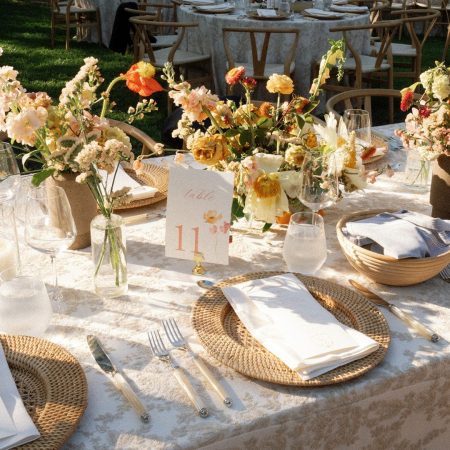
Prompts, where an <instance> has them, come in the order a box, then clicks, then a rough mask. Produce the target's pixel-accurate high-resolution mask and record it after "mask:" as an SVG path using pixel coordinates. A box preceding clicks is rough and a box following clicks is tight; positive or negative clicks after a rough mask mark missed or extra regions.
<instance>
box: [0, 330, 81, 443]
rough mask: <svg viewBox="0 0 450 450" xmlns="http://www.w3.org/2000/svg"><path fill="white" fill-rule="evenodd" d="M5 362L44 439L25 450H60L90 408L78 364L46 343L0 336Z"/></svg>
mask: <svg viewBox="0 0 450 450" xmlns="http://www.w3.org/2000/svg"><path fill="white" fill-rule="evenodd" d="M0 344H1V345H2V346H3V350H4V352H5V356H6V361H7V362H8V365H9V368H10V369H11V373H12V376H13V378H14V381H15V382H16V385H17V388H18V390H19V394H20V396H21V397H22V400H23V403H24V405H25V407H26V409H27V411H28V413H29V415H30V417H31V419H32V420H33V422H34V424H35V425H36V427H37V429H38V430H39V433H40V434H41V437H40V438H39V439H37V440H35V441H33V442H30V443H28V444H25V445H23V446H21V447H20V448H21V449H22V448H23V449H36V450H38V449H39V450H40V449H46V450H51V449H58V448H59V447H61V445H62V444H63V443H64V442H65V441H66V440H67V438H68V437H69V436H70V435H71V434H72V433H73V431H74V430H75V428H76V426H77V425H78V423H79V421H80V420H81V418H82V416H83V414H84V411H85V409H86V406H87V398H88V385H87V381H86V376H85V375H84V371H83V369H82V368H81V366H80V364H79V363H78V361H77V360H76V359H75V358H74V357H73V356H72V355H71V354H70V353H69V352H68V351H67V350H65V349H63V348H62V347H60V346H59V345H56V344H54V343H52V342H49V341H46V340H44V339H38V338H33V337H29V336H12V335H5V334H0Z"/></svg>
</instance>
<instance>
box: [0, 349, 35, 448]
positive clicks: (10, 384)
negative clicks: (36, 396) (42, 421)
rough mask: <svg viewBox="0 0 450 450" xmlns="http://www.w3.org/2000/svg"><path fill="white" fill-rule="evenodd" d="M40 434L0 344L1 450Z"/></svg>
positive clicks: (32, 439) (20, 443) (30, 439)
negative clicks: (18, 389)
mask: <svg viewBox="0 0 450 450" xmlns="http://www.w3.org/2000/svg"><path fill="white" fill-rule="evenodd" d="M39 436H40V434H39V431H38V430H37V428H36V427H35V425H34V423H33V421H32V420H31V419H30V416H29V415H28V413H27V410H26V409H25V406H24V405H23V402H22V399H21V398H20V395H19V392H18V391H17V387H16V384H15V383H14V379H13V377H12V375H11V371H10V370H9V367H8V363H7V362H6V358H5V354H4V353H3V348H2V346H1V345H0V450H6V449H9V448H13V447H16V446H18V445H22V444H25V443H26V442H31V441H34V440H35V439H37V438H38V437H39Z"/></svg>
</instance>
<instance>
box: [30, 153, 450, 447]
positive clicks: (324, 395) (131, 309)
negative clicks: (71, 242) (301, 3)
mask: <svg viewBox="0 0 450 450" xmlns="http://www.w3.org/2000/svg"><path fill="white" fill-rule="evenodd" d="M405 158H406V156H405V152H404V151H403V150H397V151H390V152H389V153H388V155H387V156H386V157H385V158H384V159H382V160H381V161H380V162H379V163H380V164H381V163H384V162H390V163H394V162H401V163H402V164H403V165H402V167H401V168H400V171H399V172H396V175H395V177H394V178H392V179H388V178H387V177H385V176H384V175H382V176H380V177H379V180H378V181H377V183H376V184H375V185H374V186H373V187H372V186H371V187H370V188H369V189H367V191H366V193H365V194H353V195H349V196H346V198H345V199H344V200H342V201H341V202H340V203H338V204H336V205H334V206H332V207H329V208H327V209H326V210H325V223H326V234H327V243H328V251H329V253H328V259H327V261H326V263H325V265H324V266H323V268H322V269H321V270H320V272H319V273H318V274H317V276H319V277H322V278H324V279H327V280H331V281H333V282H336V283H340V284H342V285H344V286H348V287H349V284H348V278H349V277H351V278H354V279H355V280H357V281H358V282H360V283H362V284H363V285H365V286H367V287H368V288H369V289H371V290H374V291H376V292H378V293H379V294H380V295H382V296H383V297H384V298H386V300H388V301H391V302H393V303H395V304H396V305H398V306H400V307H402V308H404V309H405V310H406V311H407V312H409V313H410V314H412V315H413V316H416V317H417V318H419V319H420V320H421V321H422V322H423V323H425V324H426V325H428V326H429V327H430V328H432V329H433V330H434V331H435V332H437V333H439V334H440V335H441V336H442V338H441V340H440V341H439V342H438V343H437V344H432V343H431V342H429V341H427V340H425V339H424V338H422V337H420V336H419V335H418V334H416V333H415V332H414V331H412V330H410V329H408V327H407V326H406V325H405V324H404V323H403V322H401V321H400V320H398V319H397V318H396V317H395V316H393V315H392V314H390V313H389V312H387V311H386V310H383V314H384V315H385V317H386V319H387V321H388V323H389V326H390V328H391V333H392V342H391V346H390V349H389V351H388V353H387V356H386V357H385V358H384V360H383V361H382V362H381V364H379V365H378V366H377V367H375V368H374V369H373V370H371V371H370V372H368V373H367V374H365V375H364V376H362V377H359V378H357V379H355V380H353V381H351V382H348V383H344V384H341V385H335V386H330V387H323V388H298V387H286V386H281V385H276V384H271V383H267V382H262V381H257V380H253V379H250V378H246V377H245V376H243V375H240V374H239V373H237V372H235V371H234V370H232V369H230V368H228V367H227V366H225V365H223V364H221V363H219V362H218V361H216V360H215V359H214V358H213V357H211V356H209V355H208V353H207V352H206V350H205V349H203V348H202V347H201V346H200V345H199V344H198V342H197V341H196V339H195V337H194V336H193V332H192V329H191V327H190V312H191V308H192V306H193V305H194V303H195V301H196V299H197V298H198V297H199V296H200V295H201V294H202V290H201V289H200V288H199V287H198V286H197V285H196V281H197V280H198V277H195V276H193V275H192V274H191V270H192V268H193V262H190V261H182V260H176V259H167V258H165V256H164V227H165V219H161V218H158V217H156V216H154V217H151V218H149V219H148V220H147V221H145V222H142V223H137V224H134V225H130V226H128V227H127V246H128V261H129V267H128V273H129V284H130V289H129V293H128V295H126V296H125V297H123V298H120V299H113V300H104V299H100V298H98V297H97V296H96V295H95V294H94V293H93V292H92V268H91V260H90V252H89V249H86V250H84V251H68V252H66V253H64V254H62V255H61V257H60V259H59V274H60V284H61V285H62V288H63V293H64V295H65V301H64V303H65V306H66V307H67V312H66V313H65V314H55V315H54V318H53V320H52V324H51V325H50V327H49V329H48V330H47V332H46V333H45V334H44V336H43V337H44V338H46V339H49V340H51V341H53V342H55V343H58V344H60V345H62V346H63V347H65V348H66V349H67V350H69V351H70V352H71V353H72V354H73V355H74V356H75V357H76V358H77V359H78V360H79V361H80V363H81V365H82V367H83V368H84V370H85V373H86V377H87V380H88V384H89V404H88V407H87V409H86V413H85V415H84V417H83V419H82V420H81V422H80V424H79V426H78V427H77V429H76V430H75V432H74V433H73V434H72V435H71V436H70V438H69V439H68V441H67V442H66V443H65V445H64V446H63V448H64V449H66V450H67V449H76V450H106V449H108V450H109V449H112V448H117V449H139V450H142V449H184V450H188V449H189V450H194V449H199V448H202V449H209V450H216V449H234V450H236V449H241V450H248V449H259V450H263V449H270V450H273V449H275V448H279V449H311V450H317V449H322V448H324V449H331V448H332V449H358V450H361V449H371V450H377V449H379V450H385V449H387V448H405V449H412V448H420V449H443V448H447V447H448V442H449V439H450V427H449V422H450V409H449V408H448V404H449V402H450V376H449V368H450V345H449V342H448V340H449V339H450V312H449V308H450V296H449V292H450V291H449V286H448V284H446V283H444V281H443V280H441V279H440V278H439V276H437V277H435V278H433V279H431V280H429V281H427V282H425V283H422V284H419V285H416V286H410V287H389V286H383V285H380V284H376V283H373V282H371V281H370V280H368V279H366V278H364V277H363V276H362V275H359V274H358V273H357V272H355V270H354V269H353V268H352V267H351V266H350V264H349V263H348V262H347V260H346V259H345V256H344V254H343V253H342V251H341V250H340V247H339V244H338V242H337V237H336V232H335V225H336V223H337V221H338V219H339V218H340V217H342V216H343V215H344V214H347V213H349V212H352V211H355V210H359V209H368V208H383V207H386V208H398V209H401V208H408V209H411V210H415V211H419V212H423V213H429V212H430V207H429V204H428V194H418V193H415V192H411V191H408V190H406V189H404V188H403V183H402V170H403V168H404V165H405ZM375 164H377V163H375ZM163 207H164V202H163V203H160V204H155V205H153V206H152V208H148V209H146V210H147V211H150V210H154V211H157V210H160V209H161V208H163ZM141 212H142V210H140V211H128V213H127V214H128V215H131V214H137V213H141ZM233 235H234V241H233V243H232V244H231V246H230V255H231V257H230V265H229V266H219V265H217V266H214V265H210V264H205V267H206V269H207V271H208V272H207V274H206V276H205V277H207V278H209V279H211V280H215V281H218V280H221V279H224V278H227V277H231V276H235V275H237V274H242V273H245V272H248V271H252V270H258V271H261V270H266V269H267V270H286V267H285V266H284V265H283V262H282V248H281V244H282V242H283V239H284V235H285V231H282V230H275V231H274V232H272V233H269V234H267V235H260V234H258V233H253V234H252V233H245V232H243V231H239V230H235V231H233ZM22 257H23V259H24V260H25V264H33V265H34V266H39V265H41V266H42V268H43V269H44V270H45V273H46V274H47V275H48V279H47V280H46V281H49V282H51V277H50V274H51V268H50V263H49V258H48V257H46V256H44V255H41V254H39V253H37V252H35V251H34V250H32V249H29V248H24V249H23V251H22ZM170 317H173V318H175V319H176V320H177V322H178V324H179V327H180V329H181V332H182V333H183V334H184V335H186V337H188V338H189V341H190V342H191V344H192V347H193V350H194V351H197V352H198V354H199V355H201V357H202V358H204V360H205V361H206V364H207V365H208V366H209V367H210V369H211V370H212V371H213V373H214V374H215V375H216V377H217V378H218V379H219V381H220V383H221V384H222V386H224V387H225V388H226V390H227V391H228V392H229V393H230V394H231V396H232V397H233V399H234V404H233V406H232V407H231V408H230V409H226V408H225V407H224V406H223V405H222V404H221V402H220V400H219V399H218V398H217V397H216V396H215V395H214V394H213V393H212V392H211V390H210V388H209V387H208V386H207V385H206V383H205V381H204V379H203V378H202V377H201V375H200V373H199V372H198V371H197V369H196V367H195V365H194V364H193V362H192V361H191V360H190V358H189V356H188V355H186V354H184V353H182V352H181V351H174V352H173V356H174V357H175V358H176V360H177V361H178V362H179V363H180V364H181V365H182V366H183V367H184V369H186V370H187V371H188V372H189V375H188V377H189V379H190V381H191V382H192V384H193V385H194V386H195V388H196V389H197V390H198V392H199V393H200V395H201V396H202V397H203V399H204V401H205V402H206V404H207V405H208V407H209V410H210V416H209V417H207V418H206V419H202V418H200V417H199V416H198V415H197V414H196V413H195V411H194V409H193V407H192V406H191V404H190V402H189V400H188V399H187V397H186V396H185V395H184V393H183V392H182V391H181V389H180V387H179V386H178V384H177V382H176V381H175V379H174V377H173V375H172V373H171V369H170V367H169V366H168V365H166V364H164V363H163V362H160V361H158V360H157V359H156V358H152V357H151V355H150V351H149V346H148V340H147V334H146V332H147V330H157V329H161V319H167V318H170ZM87 334H95V335H97V336H98V337H100V339H101V340H102V342H103V344H104V345H105V347H106V349H107V350H108V351H109V353H110V355H111V357H112V359H113V360H114V361H115V362H117V363H118V364H119V365H120V366H121V367H122V369H123V372H124V373H125V376H126V377H127V379H128V380H129V382H130V384H131V385H132V386H133V388H134V389H135V391H136V392H137V394H138V396H139V397H140V399H141V400H142V402H143V403H144V404H145V405H146V407H147V408H148V410H149V412H150V414H151V421H150V423H149V424H143V423H141V421H140V420H139V417H138V416H137V415H136V413H135V412H134V411H133V410H132V408H131V407H130V404H129V403H128V402H127V400H126V399H125V397H124V396H123V395H122V393H121V392H120V391H118V390H117V388H116V387H115V386H114V384H113V383H112V381H111V379H110V378H108V377H107V376H106V375H105V374H104V373H103V372H102V371H101V370H100V369H99V367H98V366H97V364H96V363H95V361H94V359H93V357H92V355H91V354H90V352H89V349H88V347H87V344H86V335H87Z"/></svg>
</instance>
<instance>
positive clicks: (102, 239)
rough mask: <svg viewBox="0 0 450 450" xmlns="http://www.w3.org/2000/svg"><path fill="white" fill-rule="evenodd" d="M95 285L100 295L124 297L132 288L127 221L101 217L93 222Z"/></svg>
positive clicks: (114, 216)
mask: <svg viewBox="0 0 450 450" xmlns="http://www.w3.org/2000/svg"><path fill="white" fill-rule="evenodd" d="M91 243H92V261H93V263H94V267H93V271H94V288H95V293H96V294H97V295H98V296H100V297H106V298H113V297H120V296H121V295H123V294H125V292H127V290H128V281H127V249H126V237H125V222H124V221H123V219H122V217H120V216H118V215H116V214H111V217H110V218H108V217H104V216H101V215H100V216H97V217H95V218H94V219H93V220H92V222H91Z"/></svg>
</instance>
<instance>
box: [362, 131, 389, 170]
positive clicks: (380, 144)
mask: <svg viewBox="0 0 450 450" xmlns="http://www.w3.org/2000/svg"><path fill="white" fill-rule="evenodd" d="M372 145H373V146H374V147H376V148H382V149H383V153H382V154H381V155H377V156H373V157H372V158H369V159H367V160H366V161H364V164H370V163H373V162H375V161H378V160H380V159H381V158H384V157H385V156H386V154H387V152H388V151H389V145H388V143H387V142H386V141H384V140H383V139H381V138H379V137H378V136H374V135H372Z"/></svg>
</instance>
